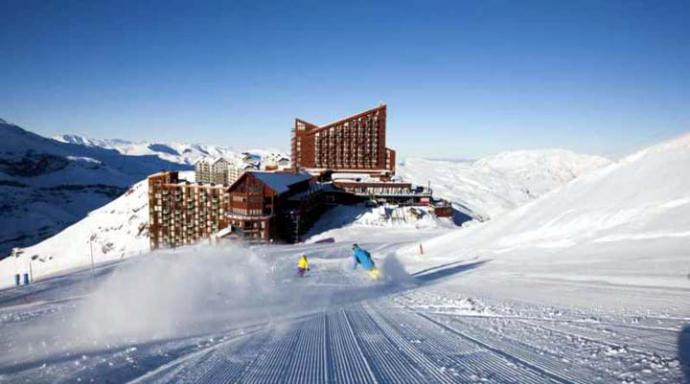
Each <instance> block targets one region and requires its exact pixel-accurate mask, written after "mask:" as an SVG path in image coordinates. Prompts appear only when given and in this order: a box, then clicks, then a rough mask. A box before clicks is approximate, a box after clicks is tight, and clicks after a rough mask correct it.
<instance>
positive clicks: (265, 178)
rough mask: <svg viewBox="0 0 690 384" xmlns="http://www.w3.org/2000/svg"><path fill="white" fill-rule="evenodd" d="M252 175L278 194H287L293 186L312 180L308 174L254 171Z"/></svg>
mask: <svg viewBox="0 0 690 384" xmlns="http://www.w3.org/2000/svg"><path fill="white" fill-rule="evenodd" d="M251 174H252V175H254V177H256V178H257V179H259V180H260V181H261V182H262V183H264V184H266V186H268V187H269V188H271V189H272V190H274V191H276V193H277V194H281V193H284V192H287V191H288V190H289V189H290V187H291V186H292V185H295V184H297V183H301V182H303V181H306V180H309V179H311V175H310V174H308V173H291V172H259V171H254V172H251Z"/></svg>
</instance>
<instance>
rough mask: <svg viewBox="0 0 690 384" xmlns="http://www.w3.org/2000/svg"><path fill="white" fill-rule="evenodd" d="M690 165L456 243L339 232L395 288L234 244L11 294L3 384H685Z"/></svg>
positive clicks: (330, 263) (613, 180)
mask: <svg viewBox="0 0 690 384" xmlns="http://www.w3.org/2000/svg"><path fill="white" fill-rule="evenodd" d="M687 164H690V135H686V136H683V137H680V138H678V139H676V140H672V141H669V142H666V143H662V144H659V145H657V146H654V147H651V148H649V149H646V150H644V151H641V152H638V153H636V154H634V155H632V156H629V157H627V158H625V159H623V160H621V161H620V162H618V163H616V164H612V165H610V166H608V167H605V168H603V169H600V170H597V171H594V172H592V173H589V174H587V175H584V176H582V177H579V178H577V179H576V180H574V181H572V182H570V183H568V184H567V185H565V186H564V187H562V188H560V189H557V190H554V191H553V192H552V193H548V194H546V195H545V196H543V197H542V198H540V199H537V200H534V201H531V202H528V203H527V204H525V205H523V206H521V207H519V208H517V209H516V210H513V211H511V212H509V213H506V214H504V215H501V216H499V217H496V218H495V219H493V220H490V221H487V222H484V223H480V224H477V225H474V226H469V227H463V228H459V229H455V230H444V231H445V232H446V233H445V234H443V235H441V236H437V233H436V232H433V231H430V232H425V231H424V230H420V229H417V228H409V231H408V230H404V228H396V230H395V231H391V232H386V231H382V230H380V229H383V228H386V227H385V226H380V227H371V226H367V227H364V226H358V225H350V226H348V227H347V228H343V229H341V231H342V232H343V235H344V232H350V233H351V235H352V236H353V237H356V238H357V242H358V243H359V244H361V245H362V246H363V247H364V248H365V249H368V250H369V251H371V254H372V256H373V258H374V260H375V261H376V263H377V265H378V266H379V267H380V268H381V270H382V271H383V276H384V279H383V281H376V282H374V281H371V280H369V279H368V278H367V277H366V274H364V273H362V272H361V271H359V270H353V264H352V258H351V255H350V243H349V242H344V243H342V242H336V243H331V244H298V245H262V246H255V247H251V248H246V247H236V246H232V245H223V244H221V245H219V246H217V247H210V246H193V247H183V248H179V249H175V250H165V251H160V252H154V253H152V254H149V255H147V257H138V258H131V259H127V260H125V261H123V262H119V263H115V264H110V265H100V266H99V267H98V268H97V271H96V273H95V274H94V275H91V273H90V272H89V271H88V270H87V271H83V272H76V273H72V274H68V275H65V276H59V277H55V278H52V279H45V280H42V281H38V282H37V283H35V284H33V285H31V286H29V287H20V288H14V289H8V290H3V291H0V350H3V354H1V355H0V382H8V383H9V382H12V383H24V382H26V383H42V382H55V381H62V382H80V381H81V382H99V381H103V380H106V379H107V380H111V381H115V382H134V383H139V382H146V383H166V382H199V383H215V382H251V383H271V382H276V381H282V382H296V383H332V382H338V383H345V382H358V383H387V382H406V383H453V382H463V383H464V382H490V383H501V384H502V383H506V384H507V383H515V382H520V383H532V384H537V383H559V384H564V383H567V384H572V383H577V384H589V383H613V382H618V383H650V384H651V383H655V384H656V383H669V384H670V383H680V382H683V381H684V380H685V381H686V382H687V381H688V380H690V373H689V372H690V336H689V335H690V307H689V306H688V305H687V303H688V302H689V301H688V298H690V283H689V280H688V279H687V272H688V270H687V266H688V250H689V249H690V236H689V235H688V234H687V233H688V232H689V229H690V221H689V220H690V219H688V217H690V215H689V214H690V212H688V211H689V210H690V196H689V195H688V193H689V192H688V191H690V174H689V173H688V172H687ZM116 202H117V201H116ZM116 202H114V203H113V204H115V203H116ZM372 212H373V213H374V214H376V211H372ZM379 213H380V212H379ZM371 214H372V213H366V214H365V216H366V215H371ZM383 217H387V216H386V215H383ZM332 219H334V218H332ZM334 220H335V219H334ZM362 228H366V230H364V231H362V230H361V229H362ZM85 233H87V234H88V233H89V232H88V231H87V232H85ZM419 242H422V243H423V245H424V249H425V252H424V254H423V255H420V254H418V252H417V250H418V243H419ZM65 244H67V243H65ZM411 245H412V246H411ZM58 246H61V245H59V244H57V243H56V244H55V245H54V247H58ZM72 251H74V252H76V249H74V250H72ZM301 254H306V255H307V256H308V257H309V259H310V267H311V270H310V271H309V272H308V274H307V277H305V278H297V277H296V276H295V266H296V260H297V256H298V255H301ZM39 263H40V262H39ZM401 263H402V264H401ZM406 270H407V271H410V272H413V273H412V274H408V273H407V272H406Z"/></svg>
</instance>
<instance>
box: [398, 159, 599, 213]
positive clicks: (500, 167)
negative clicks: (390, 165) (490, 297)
mask: <svg viewBox="0 0 690 384" xmlns="http://www.w3.org/2000/svg"><path fill="white" fill-rule="evenodd" d="M608 164H610V161H609V160H607V159H605V158H602V157H599V156H590V155H581V154H577V153H574V152H571V151H566V150H532V151H513V152H504V153H500V154H498V155H495V156H490V157H487V158H483V159H480V160H477V161H444V160H426V159H414V158H413V159H407V160H405V162H404V164H401V165H400V166H398V170H397V173H398V174H399V175H400V176H402V178H403V179H406V180H409V181H412V182H413V183H416V184H419V185H427V183H430V184H431V188H432V189H433V191H434V195H435V196H438V197H442V198H444V199H448V200H450V201H451V202H453V205H454V206H455V207H456V209H458V210H460V211H461V212H463V213H465V214H467V215H469V216H471V217H474V218H476V219H480V220H487V219H492V218H495V217H497V216H500V215H501V214H503V213H505V212H508V211H510V210H512V209H514V208H516V207H518V206H520V205H522V204H524V203H526V202H529V201H531V200H534V199H536V198H538V197H540V196H543V195H544V194H546V193H548V192H550V191H552V190H554V189H557V188H560V187H561V186H563V185H565V184H567V183H568V182H570V181H571V180H573V179H575V178H576V177H578V176H580V175H584V174H587V173H589V172H591V171H593V170H596V169H598V168H601V167H603V166H606V165H608Z"/></svg>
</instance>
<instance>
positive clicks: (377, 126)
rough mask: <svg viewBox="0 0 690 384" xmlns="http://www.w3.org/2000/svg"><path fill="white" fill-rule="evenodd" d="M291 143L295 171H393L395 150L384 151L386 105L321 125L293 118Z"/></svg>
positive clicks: (382, 174) (313, 172)
mask: <svg viewBox="0 0 690 384" xmlns="http://www.w3.org/2000/svg"><path fill="white" fill-rule="evenodd" d="M291 144H292V166H293V168H294V169H295V171H298V170H304V171H307V172H309V173H311V174H314V175H319V174H321V173H323V172H327V171H331V172H357V173H366V174H370V175H376V176H380V177H387V176H390V175H391V174H393V173H394V172H395V151H393V150H392V149H389V148H386V106H385V105H381V106H378V107H376V108H374V109H371V110H368V111H365V112H362V113H359V114H356V115H353V116H350V117H346V118H344V119H342V120H338V121H336V122H333V123H330V124H326V125H322V126H317V125H315V124H311V123H308V122H306V121H304V120H301V119H295V126H294V129H293V130H292V143H291Z"/></svg>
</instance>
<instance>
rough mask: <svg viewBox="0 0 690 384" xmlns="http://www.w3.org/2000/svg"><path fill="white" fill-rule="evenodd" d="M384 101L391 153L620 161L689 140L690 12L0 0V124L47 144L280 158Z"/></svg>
mask: <svg viewBox="0 0 690 384" xmlns="http://www.w3.org/2000/svg"><path fill="white" fill-rule="evenodd" d="M193 3H198V4H193ZM381 102H385V103H386V104H388V111H389V120H388V123H389V132H388V144H389V146H391V147H393V148H395V149H397V150H398V152H399V153H400V155H401V157H406V156H425V157H457V158H476V157H481V156H485V155H488V154H493V153H496V152H499V151H503V150H511V149H532V148H551V147H560V148H568V149H572V150H575V151H579V152H587V153H595V154H603V155H607V156H612V157H617V156H620V155H623V154H626V153H627V152H630V151H633V150H635V149H637V148H640V147H642V146H644V145H646V144H650V143H653V142H656V141H659V140H663V139H665V138H669V137H673V136H675V135H678V134H680V133H682V132H685V131H689V130H690V2H688V1H683V2H673V1H659V2H653V1H621V2H618V1H551V0H549V1H474V2H466V1H457V0H455V1H447V2H446V1H421V0H420V1H396V2H384V1H377V2H374V1H371V2H369V1H343V2H330V1H286V2H276V3H273V2H268V1H267V2H256V1H222V2H175V1H107V2H100V1H67V0H63V1H22V0H4V1H2V2H0V117H1V118H4V119H5V120H8V121H11V122H14V123H17V124H19V125H21V126H24V127H25V128H27V129H30V130H32V131H35V132H38V133H40V134H43V135H54V134H59V133H80V134H85V135H87V136H92V137H98V138H113V137H117V138H124V139H130V140H149V141H182V142H205V143H213V144H221V145H228V146H233V147H236V148H238V149H242V148H249V147H278V148H283V149H287V148H288V142H289V134H290V128H291V127H292V124H293V120H294V118H295V117H301V118H304V119H306V120H308V121H312V122H314V123H317V124H320V123H325V122H328V121H332V120H335V119H337V118H340V117H343V116H346V115H349V114H352V113H356V112H358V111H360V110H364V109H367V108H370V107H373V106H376V105H378V104H379V103H381Z"/></svg>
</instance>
